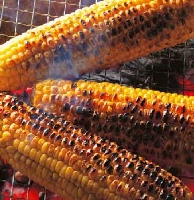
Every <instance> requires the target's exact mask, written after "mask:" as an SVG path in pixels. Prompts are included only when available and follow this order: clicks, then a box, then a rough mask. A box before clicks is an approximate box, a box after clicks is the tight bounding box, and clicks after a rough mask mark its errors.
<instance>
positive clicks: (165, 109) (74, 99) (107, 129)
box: [33, 80, 194, 173]
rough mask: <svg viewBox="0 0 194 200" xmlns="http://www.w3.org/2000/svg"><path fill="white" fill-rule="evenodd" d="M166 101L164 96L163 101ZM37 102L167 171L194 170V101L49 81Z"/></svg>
mask: <svg viewBox="0 0 194 200" xmlns="http://www.w3.org/2000/svg"><path fill="white" fill-rule="evenodd" d="M161 97H162V98H161ZM33 104H34V105H35V106H36V107H39V108H42V109H45V110H46V111H48V112H50V113H53V112H54V113H56V114H58V115H59V114H60V115H61V114H63V113H65V115H64V117H65V118H66V119H67V120H71V121H73V123H74V124H76V125H80V126H82V127H84V128H85V129H86V130H88V131H92V132H93V133H97V134H98V135H100V136H102V137H104V138H108V139H110V140H111V141H114V142H117V143H118V144H119V145H120V146H122V147H123V148H127V149H128V150H130V151H132V152H135V153H138V154H140V155H141V156H143V157H145V158H146V159H151V160H152V161H154V162H156V163H157V164H160V165H162V166H163V167H169V165H170V166H173V167H179V168H182V169H187V170H188V169H190V170H192V173H193V172H194V171H193V169H194V160H193V158H194V152H193V150H194V145H193V144H194V139H193V130H194V125H193V123H194V119H193V115H194V113H193V105H194V97H187V96H183V95H178V94H170V93H164V92H159V91H153V90H145V89H144V90H140V89H139V88H136V89H135V88H132V87H126V86H121V85H119V84H112V83H107V82H103V83H97V82H91V81H83V80H80V81H77V82H71V81H64V80H46V81H43V82H40V83H38V84H36V86H35V89H34V98H33Z"/></svg>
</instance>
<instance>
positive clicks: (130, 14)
mask: <svg viewBox="0 0 194 200" xmlns="http://www.w3.org/2000/svg"><path fill="white" fill-rule="evenodd" d="M193 15H194V0H164V1H161V0H137V1H126V0H115V1H101V2H98V3H96V4H94V5H92V6H90V7H85V8H83V9H79V10H77V11H76V12H74V13H72V14H69V15H65V16H62V17H60V18H57V19H55V20H54V21H51V22H49V23H47V24H44V25H42V26H39V27H36V28H34V29H31V30H28V31H27V32H25V33H23V34H22V35H19V36H16V37H15V38H13V39H11V40H9V41H8V42H6V43H5V44H3V45H1V46H0V91H9V90H15V89H22V88H26V87H27V86H29V85H31V84H32V83H34V82H36V81H37V80H40V79H45V78H47V77H61V78H78V77H79V76H80V75H82V74H84V73H87V72H90V71H95V70H101V69H107V68H110V67H114V66H118V65H119V64H122V63H124V62H126V61H130V60H134V59H137V58H139V57H141V56H146V55H148V54H149V53H152V52H156V51H159V50H162V49H164V48H167V47H171V46H175V45H177V44H178V43H181V42H184V41H186V40H187V39H189V38H194V18H193Z"/></svg>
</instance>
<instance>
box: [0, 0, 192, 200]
mask: <svg viewBox="0 0 194 200" xmlns="http://www.w3.org/2000/svg"><path fill="white" fill-rule="evenodd" d="M97 1H98V0H0V44H2V43H4V42H5V41H7V40H9V39H10V38H12V37H14V36H16V35H18V34H21V33H23V32H25V31H26V30H28V29H30V28H33V27H36V26H38V25H41V24H43V23H46V22H48V21H50V20H53V19H54V18H56V17H58V16H61V15H64V14H68V13H71V12H73V11H75V10H76V9H78V8H82V7H84V6H88V5H90V4H93V3H96V2H97ZM82 78H85V79H92V80H106V81H109V82H118V83H122V84H127V85H132V86H135V87H142V88H151V89H158V90H160V91H166V92H178V93H182V94H187V95H194V84H193V83H194V40H189V41H187V42H185V43H184V44H181V45H178V46H176V47H175V48H170V49H165V50H163V51H161V52H158V53H154V54H151V55H150V56H148V57H145V58H141V59H139V60H137V61H133V62H130V63H126V64H125V65H124V66H123V67H122V68H121V69H119V70H107V71H102V72H100V73H91V74H87V75H85V76H83V77H82ZM8 172H9V173H8ZM14 173H15V172H14V170H13V169H11V168H10V166H8V165H6V164H2V162H0V192H1V193H2V194H1V195H0V200H16V199H17V200H19V199H20V200H35V199H38V198H39V199H40V200H49V199H53V200H54V199H56V200H59V199H61V198H59V197H57V196H56V195H54V194H51V193H50V192H49V191H47V190H46V189H45V188H43V187H41V186H37V185H36V184H35V183H33V182H32V181H30V180H29V181H28V182H27V184H25V186H24V185H18V184H17V183H16V181H15V177H14ZM177 173H178V174H177V175H178V176H179V177H180V178H181V179H182V180H183V181H184V182H185V183H186V184H189V186H191V185H190V184H192V182H194V181H193V177H191V176H190V175H188V174H184V173H181V172H177ZM1 174H2V175H1ZM193 185H194V184H193ZM193 187H194V186H193Z"/></svg>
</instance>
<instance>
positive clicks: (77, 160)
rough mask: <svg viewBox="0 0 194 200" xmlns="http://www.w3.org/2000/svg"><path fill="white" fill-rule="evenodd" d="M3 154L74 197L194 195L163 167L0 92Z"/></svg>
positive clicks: (121, 199) (37, 179) (51, 187)
mask: <svg viewBox="0 0 194 200" xmlns="http://www.w3.org/2000/svg"><path fill="white" fill-rule="evenodd" d="M0 110H1V112H0V155H1V157H2V158H3V159H6V160H7V162H8V163H9V164H11V165H12V166H13V167H14V168H15V169H17V170H19V171H20V172H22V173H23V174H24V175H27V176H28V177H29V178H31V179H32V180H34V181H35V182H37V183H39V184H41V185H43V186H45V187H46V188H48V189H49V190H51V191H53V192H55V193H58V194H59V195H61V196H62V197H65V198H68V199H69V200H71V199H76V200H78V199H82V200H84V199H90V200H95V199H100V200H105V199H110V200H117V199H118V200H124V199H149V200H154V199H157V200H158V199H166V200H171V199H177V200H182V199H184V200H188V199H194V197H193V194H192V193H191V192H190V190H189V189H188V188H187V187H186V186H185V185H184V184H183V183H182V182H181V181H180V180H179V179H178V178H176V177H174V176H172V175H171V174H170V173H168V172H167V171H165V170H163V169H161V168H160V167H159V166H157V165H155V164H153V163H151V162H149V161H147V160H145V159H143V158H142V157H139V156H137V155H135V154H131V153H130V152H128V151H127V150H125V149H122V148H120V147H119V146H117V145H116V144H115V143H113V142H109V141H108V140H105V139H102V138H101V137H99V136H97V135H94V134H91V133H89V132H86V131H84V130H83V129H80V128H79V127H77V126H74V125H72V124H71V122H69V121H65V120H64V119H63V118H61V117H57V116H55V115H53V114H47V113H46V112H44V111H43V110H41V109H36V108H35V107H30V106H27V105H26V104H25V103H24V102H22V101H18V99H17V98H15V97H13V96H10V95H5V94H1V95H0Z"/></svg>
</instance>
